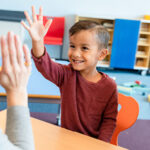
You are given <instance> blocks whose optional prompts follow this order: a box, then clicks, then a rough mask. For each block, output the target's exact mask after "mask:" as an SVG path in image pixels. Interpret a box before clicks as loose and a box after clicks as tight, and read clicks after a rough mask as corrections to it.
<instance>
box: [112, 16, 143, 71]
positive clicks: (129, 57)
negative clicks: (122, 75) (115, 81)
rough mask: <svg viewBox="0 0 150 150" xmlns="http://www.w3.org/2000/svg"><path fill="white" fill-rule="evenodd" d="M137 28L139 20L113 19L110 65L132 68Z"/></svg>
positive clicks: (137, 35)
mask: <svg viewBox="0 0 150 150" xmlns="http://www.w3.org/2000/svg"><path fill="white" fill-rule="evenodd" d="M139 29H140V21H136V20H125V19H116V20H115V27H114V34H113V44H112V52H111V62H110V67H112V68H125V69H133V68H134V64H135V55H136V50H137V43H138V38H139Z"/></svg>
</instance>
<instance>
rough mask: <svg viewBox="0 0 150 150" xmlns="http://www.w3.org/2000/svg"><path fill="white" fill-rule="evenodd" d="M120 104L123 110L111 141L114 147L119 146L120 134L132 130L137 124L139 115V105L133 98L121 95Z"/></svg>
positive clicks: (119, 97) (118, 117)
mask: <svg viewBox="0 0 150 150" xmlns="http://www.w3.org/2000/svg"><path fill="white" fill-rule="evenodd" d="M118 103H119V104H120V105H121V109H120V110H119V112H118V116H117V125H116V129H115V131H114V133H113V136H112V139H111V144H114V145H118V135H119V133H120V132H121V131H124V130H126V129H128V128H130V127H131V126H132V125H133V124H134V123H135V122H136V120H137V117H138V114H139V104H138V103H137V101H136V100H135V99H134V98H133V97H130V96H125V95H123V94H121V93H119V94H118Z"/></svg>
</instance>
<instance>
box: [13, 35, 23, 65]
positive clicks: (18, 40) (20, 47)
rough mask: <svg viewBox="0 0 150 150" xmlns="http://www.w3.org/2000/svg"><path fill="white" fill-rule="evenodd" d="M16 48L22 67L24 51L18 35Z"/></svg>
mask: <svg viewBox="0 0 150 150" xmlns="http://www.w3.org/2000/svg"><path fill="white" fill-rule="evenodd" d="M15 47H16V55H17V60H18V63H19V65H21V66H22V65H23V64H24V58H23V50H22V46H21V41H20V39H19V37H18V36H17V35H15Z"/></svg>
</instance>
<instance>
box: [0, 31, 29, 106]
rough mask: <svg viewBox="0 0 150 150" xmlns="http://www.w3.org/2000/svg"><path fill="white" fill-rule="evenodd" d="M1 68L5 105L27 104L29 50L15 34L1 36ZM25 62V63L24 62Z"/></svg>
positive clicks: (0, 78) (0, 74) (0, 82)
mask: <svg viewBox="0 0 150 150" xmlns="http://www.w3.org/2000/svg"><path fill="white" fill-rule="evenodd" d="M0 42H1V54H2V68H1V71H0V84H1V85H2V86H3V87H4V88H5V90H6V93H7V105H8V106H16V105H24V106H27V103H28V102H27V84H28V79H29V76H30V72H31V58H30V52H29V49H28V47H27V46H26V45H23V46H22V45H21V41H20V39H19V37H18V36H17V35H14V34H13V33H12V32H8V34H7V38H5V37H4V36H2V37H1V41H0ZM25 62H26V63H25Z"/></svg>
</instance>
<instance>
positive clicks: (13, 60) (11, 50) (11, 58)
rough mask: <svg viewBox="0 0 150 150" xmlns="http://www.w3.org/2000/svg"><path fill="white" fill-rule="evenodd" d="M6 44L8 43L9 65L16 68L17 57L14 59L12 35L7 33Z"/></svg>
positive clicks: (14, 50) (14, 51)
mask: <svg viewBox="0 0 150 150" xmlns="http://www.w3.org/2000/svg"><path fill="white" fill-rule="evenodd" d="M7 43H8V52H9V57H10V63H11V64H12V66H13V67H14V68H16V67H17V66H18V62H17V57H16V47H15V42H14V34H13V33H12V32H8V34H7Z"/></svg>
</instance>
